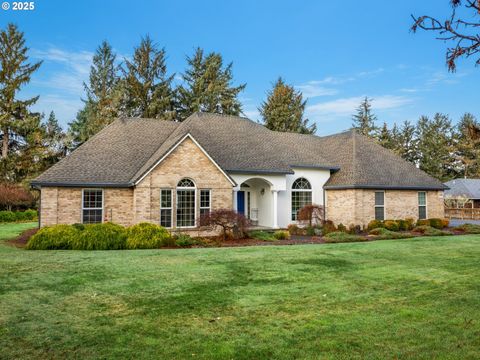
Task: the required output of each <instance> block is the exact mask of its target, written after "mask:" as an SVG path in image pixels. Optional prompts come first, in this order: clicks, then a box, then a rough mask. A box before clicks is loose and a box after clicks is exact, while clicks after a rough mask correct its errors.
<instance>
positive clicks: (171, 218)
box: [160, 189, 173, 229]
mask: <svg viewBox="0 0 480 360" xmlns="http://www.w3.org/2000/svg"><path fill="white" fill-rule="evenodd" d="M163 191H170V207H162V192H163ZM162 210H170V226H163V225H162ZM160 226H163V227H164V228H166V229H171V228H173V189H160Z"/></svg>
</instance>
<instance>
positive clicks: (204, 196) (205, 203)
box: [200, 189, 211, 216]
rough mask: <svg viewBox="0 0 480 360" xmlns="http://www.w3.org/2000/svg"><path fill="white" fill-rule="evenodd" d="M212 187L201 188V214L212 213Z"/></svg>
mask: <svg viewBox="0 0 480 360" xmlns="http://www.w3.org/2000/svg"><path fill="white" fill-rule="evenodd" d="M210 195H211V191H210V189H204V190H200V216H202V215H204V214H208V213H210V210H211V196H210Z"/></svg>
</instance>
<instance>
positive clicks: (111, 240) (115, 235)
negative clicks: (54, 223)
mask: <svg viewBox="0 0 480 360" xmlns="http://www.w3.org/2000/svg"><path fill="white" fill-rule="evenodd" d="M72 228H73V226H72ZM78 231H79V232H78V236H76V237H75V238H74V239H73V241H72V242H71V245H72V249H73V250H119V249H125V247H126V240H127V231H126V229H125V228H124V227H123V226H120V225H116V224H113V223H103V224H88V225H85V228H84V229H83V230H78Z"/></svg>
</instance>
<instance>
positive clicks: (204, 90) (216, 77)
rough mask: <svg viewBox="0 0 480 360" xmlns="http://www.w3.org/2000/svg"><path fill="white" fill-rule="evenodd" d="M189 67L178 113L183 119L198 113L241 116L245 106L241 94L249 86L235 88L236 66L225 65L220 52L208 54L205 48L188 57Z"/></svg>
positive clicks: (181, 89)
mask: <svg viewBox="0 0 480 360" xmlns="http://www.w3.org/2000/svg"><path fill="white" fill-rule="evenodd" d="M187 64H188V68H187V70H186V71H185V73H184V74H183V75H182V78H183V81H184V84H183V85H181V86H179V88H178V106H179V108H178V113H179V118H180V120H183V119H185V118H187V117H188V116H190V115H191V114H193V113H194V112H197V111H198V112H210V113H217V114H225V115H239V114H241V112H242V104H241V103H240V100H239V99H238V95H239V94H240V92H241V91H243V90H244V89H245V86H246V84H241V85H239V86H233V84H232V82H233V74H232V67H233V64H232V63H230V64H228V65H227V66H225V67H224V66H223V58H222V56H221V55H220V54H219V53H215V52H211V53H209V54H207V55H204V51H203V49H201V48H197V49H196V50H195V54H194V55H193V56H192V57H187Z"/></svg>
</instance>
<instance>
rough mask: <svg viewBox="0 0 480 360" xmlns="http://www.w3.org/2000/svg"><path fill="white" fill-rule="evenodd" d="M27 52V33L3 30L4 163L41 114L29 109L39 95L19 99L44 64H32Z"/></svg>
mask: <svg viewBox="0 0 480 360" xmlns="http://www.w3.org/2000/svg"><path fill="white" fill-rule="evenodd" d="M27 53H28V47H26V46H25V38H24V34H23V32H21V31H19V30H18V28H17V26H16V25H13V24H8V25H7V28H6V29H5V30H1V31H0V130H1V134H2V151H1V158H2V159H4V160H5V159H7V157H8V156H9V153H10V149H11V148H12V147H15V146H18V143H19V142H20V143H21V142H22V139H21V136H20V133H21V132H22V131H23V132H25V131H26V129H28V128H29V127H31V126H35V124H36V123H37V120H38V114H32V113H31V112H30V110H29V107H30V106H31V105H33V104H35V103H36V102H37V100H38V96H35V97H33V98H29V99H26V100H20V99H18V97H17V96H18V92H19V91H20V90H21V88H22V87H23V86H24V85H26V84H28V83H29V82H30V78H31V76H32V74H33V73H34V72H35V71H37V69H38V68H39V67H40V65H41V62H36V63H33V64H31V63H29V62H28V55H27ZM23 141H24V139H23Z"/></svg>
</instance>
